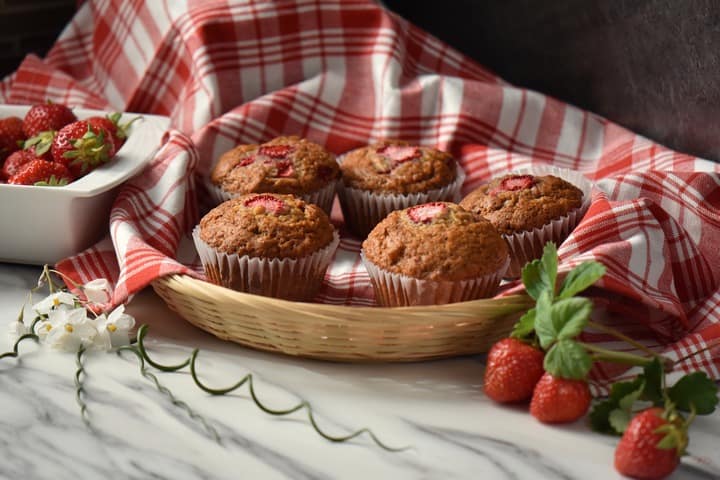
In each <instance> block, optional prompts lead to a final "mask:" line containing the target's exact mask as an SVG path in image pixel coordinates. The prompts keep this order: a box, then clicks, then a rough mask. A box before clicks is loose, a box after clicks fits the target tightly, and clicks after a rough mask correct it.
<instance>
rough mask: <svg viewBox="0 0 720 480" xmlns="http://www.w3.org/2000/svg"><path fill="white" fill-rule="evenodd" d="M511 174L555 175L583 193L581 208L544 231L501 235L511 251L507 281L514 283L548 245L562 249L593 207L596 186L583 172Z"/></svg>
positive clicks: (537, 169) (542, 169)
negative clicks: (527, 265)
mask: <svg viewBox="0 0 720 480" xmlns="http://www.w3.org/2000/svg"><path fill="white" fill-rule="evenodd" d="M509 174H510V175H515V174H520V175H522V174H530V175H535V176H542V175H553V176H556V177H558V178H562V179H563V180H565V181H566V182H568V183H571V184H573V185H575V186H576V187H577V188H579V189H580V190H581V191H582V193H583V199H582V204H581V205H580V206H579V207H578V208H576V209H574V210H571V211H570V212H568V214H567V215H564V216H562V217H558V218H555V219H553V220H551V221H550V222H549V223H547V224H545V225H543V226H542V227H538V228H534V229H532V230H526V231H523V232H515V233H513V234H503V235H502V237H503V238H504V239H505V241H506V242H507V244H508V248H509V249H510V266H509V267H508V269H507V273H506V274H505V278H508V279H515V278H518V277H520V275H521V273H522V269H523V267H524V266H525V264H526V263H527V262H531V261H533V260H535V259H536V258H540V257H542V253H543V249H544V248H545V244H546V243H547V242H555V244H556V245H558V246H559V245H560V244H561V243H562V242H564V241H565V239H566V238H567V237H568V236H569V235H570V232H572V231H573V229H574V228H575V227H576V226H577V225H578V223H580V220H582V218H583V216H584V215H585V212H587V210H588V208H589V207H590V200H591V198H590V193H591V190H592V185H593V184H592V182H591V181H590V180H588V179H587V178H585V176H584V175H583V174H582V173H580V172H577V171H575V170H569V169H566V168H559V167H554V166H551V165H539V166H534V167H529V168H524V169H520V170H515V171H512V172H509Z"/></svg>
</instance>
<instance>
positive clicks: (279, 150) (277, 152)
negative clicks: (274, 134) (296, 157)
mask: <svg viewBox="0 0 720 480" xmlns="http://www.w3.org/2000/svg"><path fill="white" fill-rule="evenodd" d="M294 150H295V149H294V148H293V147H292V146H291V145H263V146H262V147H260V149H258V155H265V156H267V157H270V158H275V159H280V158H285V157H287V156H288V155H290V154H291V153H292V152H293V151H294Z"/></svg>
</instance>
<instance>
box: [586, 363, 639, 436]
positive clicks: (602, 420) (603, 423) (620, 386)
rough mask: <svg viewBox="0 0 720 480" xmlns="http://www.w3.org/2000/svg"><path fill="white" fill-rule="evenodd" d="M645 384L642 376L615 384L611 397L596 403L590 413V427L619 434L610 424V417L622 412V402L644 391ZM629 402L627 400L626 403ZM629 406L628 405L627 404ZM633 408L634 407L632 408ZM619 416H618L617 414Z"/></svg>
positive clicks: (598, 430) (611, 389) (612, 386)
mask: <svg viewBox="0 0 720 480" xmlns="http://www.w3.org/2000/svg"><path fill="white" fill-rule="evenodd" d="M644 384H645V382H644V378H643V376H642V375H638V376H637V377H636V378H635V379H634V380H632V381H630V382H615V383H613V384H612V385H611V387H610V395H609V396H608V398H607V399H606V400H603V401H602V402H598V403H596V404H595V405H594V406H593V408H592V410H591V411H590V426H591V428H592V429H593V430H595V431H596V432H601V433H610V434H619V433H622V431H620V430H616V429H615V428H614V426H613V425H612V424H611V423H610V415H611V414H612V412H613V411H615V410H618V409H620V410H622V408H621V407H620V402H621V401H623V400H624V399H627V398H629V397H630V396H631V395H633V393H634V392H637V391H642V390H643V389H644V388H643V385H644ZM626 402H627V400H625V402H623V403H626ZM626 405H627V404H626ZM630 408H632V406H630ZM616 415H617V414H616Z"/></svg>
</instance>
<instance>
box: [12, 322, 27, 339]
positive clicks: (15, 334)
mask: <svg viewBox="0 0 720 480" xmlns="http://www.w3.org/2000/svg"><path fill="white" fill-rule="evenodd" d="M28 333H30V327H28V326H27V325H25V323H24V322H19V321H14V322H11V323H10V324H9V325H8V336H9V337H10V340H11V341H12V342H15V340H17V339H18V338H20V337H22V336H23V335H27V334H28Z"/></svg>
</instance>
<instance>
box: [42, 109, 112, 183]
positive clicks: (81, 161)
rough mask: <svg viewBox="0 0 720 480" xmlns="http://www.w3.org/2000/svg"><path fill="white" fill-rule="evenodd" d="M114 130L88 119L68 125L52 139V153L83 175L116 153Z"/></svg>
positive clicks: (76, 174)
mask: <svg viewBox="0 0 720 480" xmlns="http://www.w3.org/2000/svg"><path fill="white" fill-rule="evenodd" d="M115 151H116V149H115V144H114V143H113V141H112V138H111V136H110V133H109V132H108V131H107V130H105V129H104V128H102V127H93V126H92V125H91V124H90V123H88V122H87V121H85V120H79V121H77V122H73V123H71V124H69V125H66V126H64V127H63V128H61V129H60V131H59V132H58V133H57V135H56V136H55V139H54V140H53V143H52V157H53V160H54V161H55V162H56V163H59V164H62V165H65V166H66V167H67V168H68V169H69V170H70V172H71V173H72V175H73V176H74V177H81V176H83V175H85V174H87V173H88V172H90V171H92V170H94V169H95V168H96V167H98V166H99V165H102V164H103V163H106V162H107V161H109V160H110V159H111V158H112V157H113V156H114V155H115Z"/></svg>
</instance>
